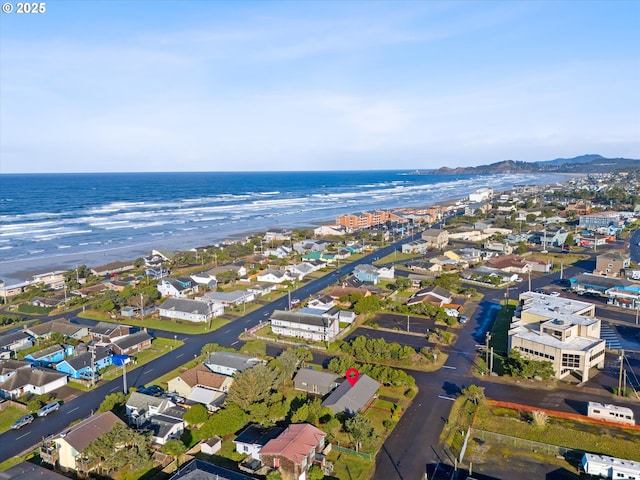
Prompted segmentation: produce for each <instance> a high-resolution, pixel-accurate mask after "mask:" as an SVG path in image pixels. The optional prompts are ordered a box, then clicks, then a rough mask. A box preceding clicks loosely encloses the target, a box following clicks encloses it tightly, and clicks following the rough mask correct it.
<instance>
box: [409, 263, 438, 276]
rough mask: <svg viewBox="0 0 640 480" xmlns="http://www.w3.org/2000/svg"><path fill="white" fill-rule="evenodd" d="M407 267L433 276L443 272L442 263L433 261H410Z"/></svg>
mask: <svg viewBox="0 0 640 480" xmlns="http://www.w3.org/2000/svg"><path fill="white" fill-rule="evenodd" d="M407 268H408V269H409V270H413V271H414V272H418V273H423V274H425V275H431V277H433V276H435V275H437V274H439V273H440V272H442V265H440V264H439V263H433V262H423V261H417V262H410V263H408V264H407Z"/></svg>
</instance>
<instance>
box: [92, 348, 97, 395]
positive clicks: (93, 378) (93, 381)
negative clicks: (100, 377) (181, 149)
mask: <svg viewBox="0 0 640 480" xmlns="http://www.w3.org/2000/svg"><path fill="white" fill-rule="evenodd" d="M95 363H96V347H95V346H94V347H93V348H92V349H91V388H93V387H94V385H95V384H96V367H95Z"/></svg>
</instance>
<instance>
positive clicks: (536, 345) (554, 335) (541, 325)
mask: <svg viewBox="0 0 640 480" xmlns="http://www.w3.org/2000/svg"><path fill="white" fill-rule="evenodd" d="M519 298H520V305H519V306H518V308H517V309H516V312H515V315H514V317H513V318H512V320H511V326H510V328H509V351H511V349H514V348H517V349H519V350H520V352H521V354H522V356H523V358H527V359H530V360H537V361H549V362H551V363H552V364H553V369H554V371H555V374H556V375H555V376H556V378H558V379H561V378H564V377H567V376H569V375H576V376H578V378H580V380H581V381H582V382H586V381H587V380H589V374H590V370H591V368H594V367H596V368H602V367H604V354H605V340H603V339H601V338H600V320H599V319H598V318H595V316H594V315H595V305H593V304H591V303H587V302H579V301H577V300H573V299H566V298H561V297H552V296H550V295H546V294H541V293H535V292H525V293H522V294H520V297H519Z"/></svg>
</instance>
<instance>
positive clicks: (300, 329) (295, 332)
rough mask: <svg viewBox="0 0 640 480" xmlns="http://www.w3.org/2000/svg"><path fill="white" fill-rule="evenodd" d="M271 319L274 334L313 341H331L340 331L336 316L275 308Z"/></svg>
mask: <svg viewBox="0 0 640 480" xmlns="http://www.w3.org/2000/svg"><path fill="white" fill-rule="evenodd" d="M269 320H270V321H271V331H272V332H273V333H274V334H276V335H282V336H284V337H294V338H304V339H306V340H310V341H312V342H330V341H332V340H333V339H334V338H335V337H336V335H337V334H338V332H339V331H340V325H339V322H338V321H337V320H336V319H334V318H327V317H324V316H318V315H309V314H301V313H299V312H291V311H283V310H275V311H274V312H273V313H272V314H271V317H270V319H269Z"/></svg>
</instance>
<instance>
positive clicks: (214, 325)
mask: <svg viewBox="0 0 640 480" xmlns="http://www.w3.org/2000/svg"><path fill="white" fill-rule="evenodd" d="M78 316H79V317H81V318H88V319H90V320H97V321H100V322H112V323H123V324H125V325H131V326H133V327H140V328H143V327H147V328H151V329H156V330H164V331H167V332H175V333H185V334H188V335H198V334H204V333H209V332H212V331H214V330H217V329H219V328H220V327H223V326H225V325H226V324H228V323H229V321H228V320H223V319H221V318H214V319H213V320H211V322H209V323H193V322H186V321H185V322H181V321H177V320H176V321H174V320H160V319H158V318H149V317H147V318H145V319H144V320H140V319H134V318H120V317H118V318H111V317H110V316H109V315H107V314H106V313H102V312H96V311H93V310H92V311H86V312H81V313H79V314H78ZM238 316H240V315H238Z"/></svg>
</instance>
